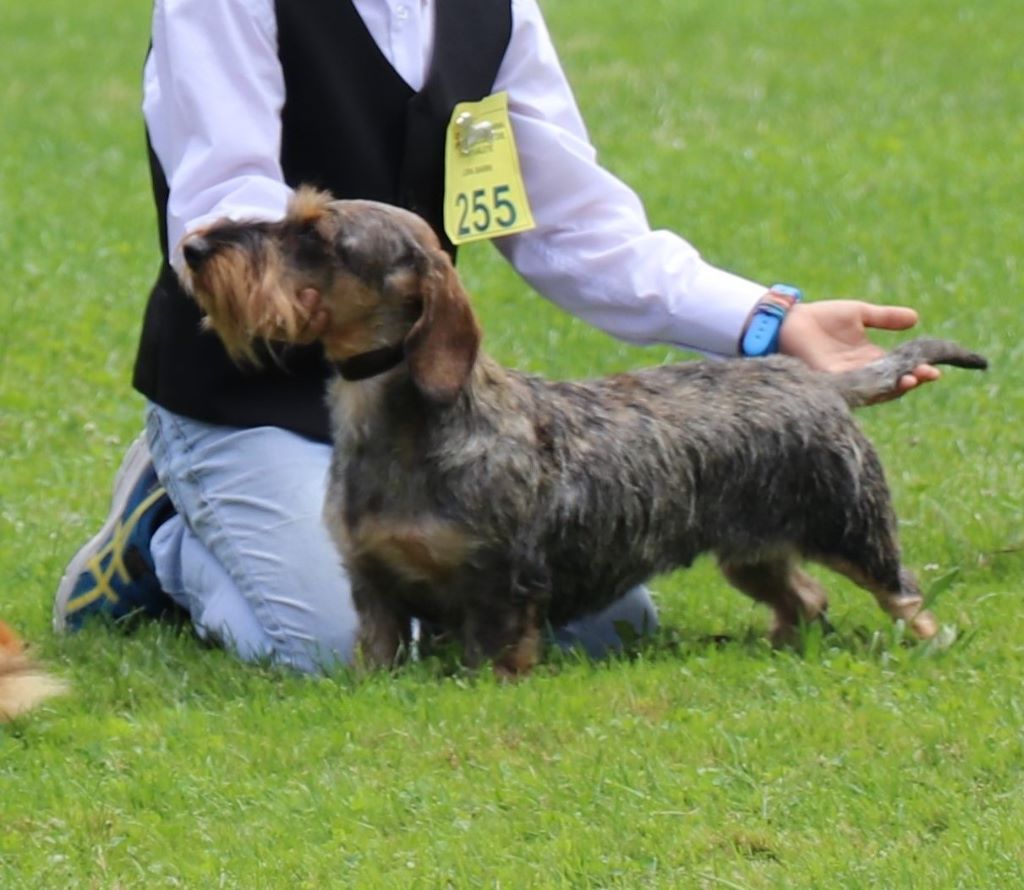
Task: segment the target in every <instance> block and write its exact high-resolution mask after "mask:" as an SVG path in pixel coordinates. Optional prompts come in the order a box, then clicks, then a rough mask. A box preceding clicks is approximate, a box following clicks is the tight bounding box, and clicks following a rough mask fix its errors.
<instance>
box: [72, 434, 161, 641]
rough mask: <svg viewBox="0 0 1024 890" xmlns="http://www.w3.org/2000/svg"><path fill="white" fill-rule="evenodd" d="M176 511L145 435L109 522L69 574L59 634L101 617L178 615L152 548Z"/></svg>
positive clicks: (118, 486) (120, 474)
mask: <svg viewBox="0 0 1024 890" xmlns="http://www.w3.org/2000/svg"><path fill="white" fill-rule="evenodd" d="M173 512H174V508H173V506H172V505H171V501H170V498H168V496H167V492H166V490H165V489H164V488H163V486H161V485H160V483H159V481H158V480H157V477H156V471H155V470H154V469H153V463H152V461H151V460H150V459H149V449H148V447H147V446H146V439H145V435H140V436H139V437H138V438H137V439H136V440H135V441H134V442H133V443H132V445H131V447H130V448H129V449H128V453H127V454H125V456H124V460H123V461H122V462H121V467H120V469H119V470H118V471H117V476H116V477H115V479H114V495H113V498H112V501H111V505H110V515H109V516H108V517H107V521H106V522H105V523H104V524H103V527H102V528H101V529H100V530H99V532H98V533H97V534H96V536H95V537H93V539H92V540H91V541H89V543H88V544H86V545H85V546H84V547H82V548H81V549H80V550H79V551H78V553H76V554H75V556H74V559H72V560H71V562H70V563H68V566H67V568H66V569H65V570H64V577H63V578H61V582H60V586H59V587H58V588H57V596H56V598H55V599H54V603H53V629H54V631H56V632H57V633H62V632H64V631H67V630H78V628H80V627H81V626H82V624H83V623H84V622H85V621H86V619H88V618H91V617H92V616H95V615H104V616H106V617H107V618H109V619H112V620H113V621H115V622H123V621H125V620H126V619H128V618H129V617H131V616H133V615H148V616H153V617H159V616H160V615H162V614H164V613H165V612H170V611H172V610H173V608H174V607H173V603H172V601H171V599H170V598H169V597H168V596H167V594H165V593H164V592H163V591H162V590H161V589H160V582H159V581H158V580H157V577H156V571H155V570H154V568H153V555H152V552H151V551H150V546H149V544H150V541H151V540H152V538H153V533H154V532H155V531H156V529H157V528H158V527H159V526H160V524H161V523H162V522H163V521H164V520H166V519H167V518H168V517H170V516H171V515H173Z"/></svg>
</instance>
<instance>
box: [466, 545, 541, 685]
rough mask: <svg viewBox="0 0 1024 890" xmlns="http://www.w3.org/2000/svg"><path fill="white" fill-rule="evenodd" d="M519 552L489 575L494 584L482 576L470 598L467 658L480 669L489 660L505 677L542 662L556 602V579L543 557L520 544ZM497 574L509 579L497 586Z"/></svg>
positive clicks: (468, 661) (467, 616) (467, 611)
mask: <svg viewBox="0 0 1024 890" xmlns="http://www.w3.org/2000/svg"><path fill="white" fill-rule="evenodd" d="M524 554H527V555H524ZM517 555H518V558H517V559H515V560H514V561H513V565H512V566H511V567H506V569H505V571H500V570H498V571H496V572H494V573H493V574H492V575H490V578H491V579H492V580H491V582H490V584H489V585H488V584H487V583H486V582H483V580H482V579H478V583H479V584H480V585H481V586H477V587H475V588H474V589H473V593H472V595H471V596H469V597H466V600H465V601H466V603H467V608H466V611H465V614H464V619H463V638H464V640H465V651H466V662H467V664H469V665H470V666H472V667H478V666H479V665H480V664H481V663H483V662H484V661H488V660H489V661H491V663H492V664H493V665H494V672H495V674H496V675H497V676H498V677H500V678H501V679H514V678H516V677H521V676H525V675H526V674H528V673H529V672H530V671H531V670H532V669H533V666H534V665H535V664H536V663H537V662H538V661H539V660H540V653H541V642H542V628H543V626H544V622H545V620H546V618H547V611H548V604H549V603H550V600H551V577H550V573H549V572H548V570H547V567H546V564H545V562H544V561H543V558H541V557H539V556H538V555H537V553H536V551H535V550H533V549H530V550H527V549H526V548H519V549H518V551H517ZM495 577H506V578H508V579H509V580H508V581H507V582H506V585H505V586H501V587H497V586H494V581H493V578H495Z"/></svg>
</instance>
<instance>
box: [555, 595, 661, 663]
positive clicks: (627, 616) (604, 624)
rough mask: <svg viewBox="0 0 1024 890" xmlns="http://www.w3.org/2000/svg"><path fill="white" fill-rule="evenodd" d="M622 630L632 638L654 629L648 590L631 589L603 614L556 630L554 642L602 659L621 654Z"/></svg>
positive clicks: (655, 623)
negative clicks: (630, 629) (629, 633)
mask: <svg viewBox="0 0 1024 890" xmlns="http://www.w3.org/2000/svg"><path fill="white" fill-rule="evenodd" d="M625 627H630V628H632V632H633V634H635V635H644V634H648V633H652V632H653V631H655V630H656V629H657V627H658V610H657V608H656V607H655V605H654V600H653V599H652V597H651V592H650V590H649V589H648V588H647V587H644V586H642V585H641V586H639V587H634V588H633V589H632V590H630V591H628V592H627V593H626V594H625V596H623V597H621V598H620V599H618V600H616V601H615V602H614V603H612V604H611V605H610V606H607V607H606V608H604V609H603V610H602V611H600V612H595V613H594V614H593V615H585V616H583V617H582V618H578V619H576V620H575V621H571V622H569V623H568V624H566V625H565V626H563V627H560V628H557V629H556V630H555V631H554V633H553V642H554V643H555V644H556V645H558V646H559V647H561V648H563V649H582V650H583V651H584V652H586V653H587V655H589V656H590V657H591V658H604V657H606V656H608V655H611V654H614V653H616V652H621V651H622V646H623V639H622V630H623V629H624V628H625Z"/></svg>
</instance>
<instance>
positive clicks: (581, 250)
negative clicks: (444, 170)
mask: <svg viewBox="0 0 1024 890" xmlns="http://www.w3.org/2000/svg"><path fill="white" fill-rule="evenodd" d="M512 6H513V31H512V38H511V41H510V44H509V47H508V51H507V52H506V54H505V59H504V61H503V63H502V66H501V69H500V71H499V73H498V78H497V81H496V83H495V90H496V91H500V90H505V91H507V92H508V94H509V111H510V120H511V122H512V128H513V133H514V135H515V139H516V145H517V148H518V151H519V158H520V164H521V168H522V172H523V179H524V183H525V186H526V192H527V196H528V200H529V201H530V207H531V210H532V212H533V216H534V220H535V221H536V223H537V226H536V228H535V229H532V230H530V231H528V232H523V233H520V234H517V235H509V236H507V237H504V238H500V239H497V240H496V242H495V244H496V245H497V247H498V249H499V250H500V251H501V252H502V254H503V255H504V256H505V257H506V258H507V259H508V260H509V261H510V262H511V263H512V265H513V266H514V267H515V268H516V270H517V271H518V272H519V274H520V275H522V276H523V278H525V279H526V280H527V281H528V282H529V283H530V284H531V285H532V286H533V287H534V288H536V289H537V290H538V291H540V292H541V293H542V294H544V295H545V296H547V297H548V298H549V299H551V300H552V301H553V302H555V303H557V304H558V305H560V306H562V307H563V308H564V309H566V310H567V311H569V312H571V313H572V314H574V315H576V316H578V317H580V318H582V319H584V320H585V321H587V322H589V323H591V324H593V325H595V326H596V327H599V328H601V329H603V330H605V331H607V332H608V333H610V334H612V335H614V336H616V337H619V338H621V339H623V340H627V341H630V342H634V343H641V344H646V343H658V342H660V343H669V344H673V345H676V346H680V347H686V348H691V349H696V350H699V351H702V352H706V353H711V354H718V355H735V354H736V353H737V349H738V342H739V337H740V333H741V331H742V328H743V325H744V323H745V322H746V319H747V318H748V316H749V314H750V312H751V310H752V308H753V306H754V304H755V303H756V302H757V300H758V298H759V297H760V296H761V295H762V294H763V293H764V291H765V287H764V286H762V285H760V284H757V283H755V282H752V281H748V280H746V279H743V278H741V277H739V276H736V275H733V274H731V273H729V272H725V271H723V270H721V269H717V268H715V267H714V266H712V265H710V264H708V263H706V262H705V261H704V260H703V259H702V258H701V257H700V254H699V253H698V252H697V250H696V249H695V248H694V247H693V246H692V245H690V244H689V243H687V242H686V241H685V240H683V239H682V238H681V237H679V236H678V235H676V234H674V233H672V232H669V231H654V230H652V229H651V227H650V225H649V224H648V221H647V218H646V214H645V211H644V208H643V205H642V203H641V201H640V199H639V198H638V197H637V195H636V194H635V193H634V192H633V191H632V190H631V189H630V188H629V187H628V186H626V185H625V184H624V183H623V182H622V181H621V180H619V179H617V178H616V177H615V176H613V175H612V174H611V173H609V172H608V171H607V170H605V169H604V168H603V167H601V166H600V165H599V164H598V162H597V156H596V152H595V149H594V147H593V146H592V145H591V143H590V140H589V138H588V135H587V132H586V129H585V126H584V123H583V120H582V117H581V115H580V112H579V109H578V108H577V105H576V102H575V99H574V97H573V95H572V91H571V88H570V86H569V84H568V81H567V79H566V77H565V74H564V72H563V71H562V68H561V65H560V63H559V61H558V58H557V55H556V53H555V50H554V47H553V45H552V43H551V38H550V36H549V34H548V31H547V27H546V25H545V23H544V21H543V18H542V16H541V13H540V10H539V8H538V7H537V4H536V0H513V4H512Z"/></svg>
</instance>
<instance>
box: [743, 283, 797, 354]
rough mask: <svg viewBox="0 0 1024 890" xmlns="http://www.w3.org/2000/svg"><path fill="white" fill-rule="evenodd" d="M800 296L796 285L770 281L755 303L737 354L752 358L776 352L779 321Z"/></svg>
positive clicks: (780, 326) (780, 325)
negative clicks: (791, 285) (768, 287)
mask: <svg viewBox="0 0 1024 890" xmlns="http://www.w3.org/2000/svg"><path fill="white" fill-rule="evenodd" d="M802 296H803V294H801V293H800V289H799V288H796V287H790V286H789V285H788V284H773V285H772V286H771V288H770V289H769V291H768V293H766V294H765V295H764V296H763V297H761V300H760V302H759V303H758V304H757V306H755V307H754V314H753V315H752V316H751V318H750V323H749V324H748V325H747V329H746V330H745V331H744V332H743V339H742V340H741V341H740V354H741V355H745V356H749V357H752V358H753V357H756V356H761V355H772V354H773V353H776V352H778V351H779V331H780V330H781V328H782V322H783V320H784V319H785V318H786V313H787V312H789V310H790V309H792V308H793V306H794V304H796V303H799V302H800V299H801V297H802Z"/></svg>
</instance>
